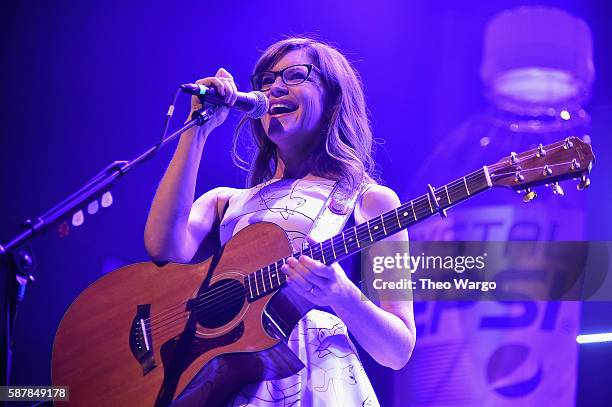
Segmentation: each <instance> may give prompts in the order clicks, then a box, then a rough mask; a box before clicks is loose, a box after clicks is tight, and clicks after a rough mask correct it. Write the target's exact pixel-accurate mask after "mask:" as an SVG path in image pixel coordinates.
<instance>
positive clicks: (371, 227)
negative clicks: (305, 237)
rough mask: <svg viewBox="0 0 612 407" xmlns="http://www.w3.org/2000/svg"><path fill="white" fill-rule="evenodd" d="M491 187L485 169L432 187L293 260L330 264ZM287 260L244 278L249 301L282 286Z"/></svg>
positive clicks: (317, 245)
mask: <svg viewBox="0 0 612 407" xmlns="http://www.w3.org/2000/svg"><path fill="white" fill-rule="evenodd" d="M491 187H492V183H491V179H490V176H489V170H488V168H487V167H486V166H485V167H482V168H481V169H479V170H477V171H474V172H472V173H471V174H468V175H466V176H465V177H462V178H459V179H457V180H455V181H453V182H450V183H448V184H446V185H444V186H443V187H441V188H437V189H434V188H432V187H430V186H429V187H428V188H429V190H428V192H427V193H426V194H424V195H421V196H420V197H418V198H416V199H413V200H411V201H409V202H406V203H404V204H402V205H400V206H399V207H397V208H395V209H392V210H390V211H388V212H385V213H383V214H382V215H380V216H377V217H376V218H373V219H370V220H368V221H367V222H364V223H361V224H359V225H356V226H354V227H352V228H348V229H345V230H344V231H343V232H341V233H339V234H337V235H335V236H333V237H331V238H329V239H327V240H324V241H323V242H320V243H317V244H315V245H312V246H308V247H307V248H306V249H304V250H302V251H301V252H299V253H294V254H293V256H292V257H294V258H296V259H297V258H299V257H300V256H301V255H307V256H310V257H311V258H313V259H315V260H318V261H320V262H321V263H324V264H327V265H330V264H332V263H335V262H337V261H339V260H343V259H345V258H347V257H350V256H352V255H353V254H355V253H358V252H360V251H361V250H363V249H365V248H366V247H368V246H370V245H372V244H373V243H375V242H378V241H380V240H382V239H384V238H386V237H388V236H391V235H393V234H395V233H397V232H399V231H400V230H403V229H406V228H407V227H409V226H411V225H414V224H416V223H418V222H420V221H422V220H424V219H427V218H429V217H430V216H432V215H434V214H436V213H440V214H441V215H443V216H445V214H444V211H445V210H446V209H448V208H450V207H451V206H453V205H456V204H458V203H459V202H462V201H464V200H466V199H468V198H470V197H471V196H473V195H476V194H478V193H480V192H482V191H486V190H488V189H490V188H491ZM287 259H288V257H287V258H284V259H280V260H278V261H276V262H274V263H271V264H269V265H267V266H266V267H264V268H262V269H259V270H257V271H255V272H253V273H251V274H249V275H248V276H247V277H245V279H244V283H245V287H246V288H247V289H248V293H247V298H248V301H254V300H256V299H258V298H260V297H263V296H265V295H267V294H270V293H272V292H274V291H276V290H278V289H279V288H280V287H282V286H283V284H284V283H285V281H286V276H285V274H284V273H283V272H281V271H280V268H281V267H282V266H283V265H284V264H285V263H286V262H287Z"/></svg>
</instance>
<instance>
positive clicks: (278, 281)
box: [274, 263, 281, 287]
mask: <svg viewBox="0 0 612 407" xmlns="http://www.w3.org/2000/svg"><path fill="white" fill-rule="evenodd" d="M274 269H275V271H276V282H277V283H278V286H279V287H280V285H281V281H280V273H281V272H280V271H279V270H278V266H277V265H276V263H274Z"/></svg>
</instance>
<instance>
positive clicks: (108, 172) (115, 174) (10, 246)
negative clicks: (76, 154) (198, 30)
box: [0, 90, 216, 404]
mask: <svg viewBox="0 0 612 407" xmlns="http://www.w3.org/2000/svg"><path fill="white" fill-rule="evenodd" d="M179 92H180V90H179V91H177V93H176V95H175V97H174V100H173V102H172V104H171V105H170V107H169V109H168V113H166V120H165V123H164V129H163V132H162V136H161V140H160V141H159V142H158V143H157V144H156V145H154V146H153V147H150V148H149V149H147V150H146V151H145V152H144V153H142V154H141V155H139V156H138V157H136V158H134V159H133V160H131V161H115V162H113V163H111V164H110V165H108V166H107V167H106V168H105V169H103V170H102V171H101V172H100V173H98V175H96V176H95V177H94V178H93V179H92V180H91V181H89V182H88V183H87V184H86V185H85V186H84V187H82V188H81V189H80V190H78V191H77V192H75V193H74V194H72V195H70V196H69V197H68V198H66V199H65V200H63V201H62V202H60V203H59V204H58V205H56V206H55V207H53V208H52V209H50V210H49V211H47V212H46V213H44V214H43V215H41V216H39V217H37V218H35V219H34V220H32V219H27V220H26V221H25V222H24V223H23V227H24V229H25V230H24V231H23V232H21V233H19V234H18V235H16V236H15V237H14V238H13V239H11V240H10V241H9V242H8V243H6V244H4V245H0V268H2V269H6V271H7V273H6V297H5V304H6V320H5V324H6V326H5V327H4V328H5V329H4V331H5V333H4V335H2V349H1V350H0V351H1V352H2V354H1V355H0V366H3V368H0V370H1V371H0V386H8V385H9V383H10V377H11V363H12V339H13V338H12V336H13V329H14V327H15V320H16V316H17V310H18V308H19V304H20V303H21V302H22V301H23V299H24V297H25V292H26V287H27V285H28V283H30V282H34V280H35V279H34V276H33V274H32V273H33V272H34V269H35V267H36V261H35V258H34V255H33V253H32V251H31V250H30V249H29V247H28V245H27V243H28V241H30V240H32V239H33V237H34V236H36V235H39V234H41V233H42V232H44V231H45V230H47V229H49V228H50V227H52V226H54V225H56V224H58V223H60V222H61V221H63V220H64V219H65V218H66V217H67V216H69V215H72V214H73V213H74V212H76V211H78V210H81V209H83V208H85V207H86V206H87V204H88V203H89V202H91V201H93V200H95V199H98V198H99V197H100V196H102V195H103V194H104V193H105V192H107V191H108V190H110V189H111V187H112V186H113V184H114V182H115V181H116V180H117V179H118V178H120V177H122V176H123V175H125V174H126V173H127V172H128V171H130V170H131V169H132V168H134V167H135V166H137V165H138V164H141V163H143V162H144V161H146V160H148V159H150V158H151V157H153V156H154V155H155V154H156V153H157V151H158V150H160V149H161V148H162V147H165V146H166V145H167V144H168V143H170V142H171V141H172V140H174V139H175V138H176V137H177V136H178V135H179V134H181V133H183V132H184V131H186V130H188V129H190V128H191V127H193V126H196V125H197V126H201V125H202V124H204V123H205V122H206V121H208V120H209V119H210V117H211V116H212V114H213V113H214V110H215V108H216V106H210V105H204V107H202V109H200V110H197V111H194V112H193V114H192V116H191V120H189V121H188V122H187V123H185V124H184V125H183V126H182V127H181V128H180V129H178V130H177V131H175V132H174V133H172V134H170V135H169V136H167V137H166V133H167V131H168V126H169V124H170V118H171V117H172V114H173V112H174V103H175V101H176V98H177V96H178V94H179ZM0 331H1V330H0ZM6 403H7V404H8V402H6Z"/></svg>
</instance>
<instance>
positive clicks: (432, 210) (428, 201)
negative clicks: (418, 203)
mask: <svg viewBox="0 0 612 407" xmlns="http://www.w3.org/2000/svg"><path fill="white" fill-rule="evenodd" d="M427 203H428V204H429V209H431V213H434V209H433V206H431V198H430V197H429V194H427Z"/></svg>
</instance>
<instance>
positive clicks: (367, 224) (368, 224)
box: [366, 220, 374, 242]
mask: <svg viewBox="0 0 612 407" xmlns="http://www.w3.org/2000/svg"><path fill="white" fill-rule="evenodd" d="M366 227H367V228H368V234H369V235H370V241H371V242H373V241H374V239H372V231H371V230H370V221H369V220H368V221H366Z"/></svg>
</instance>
